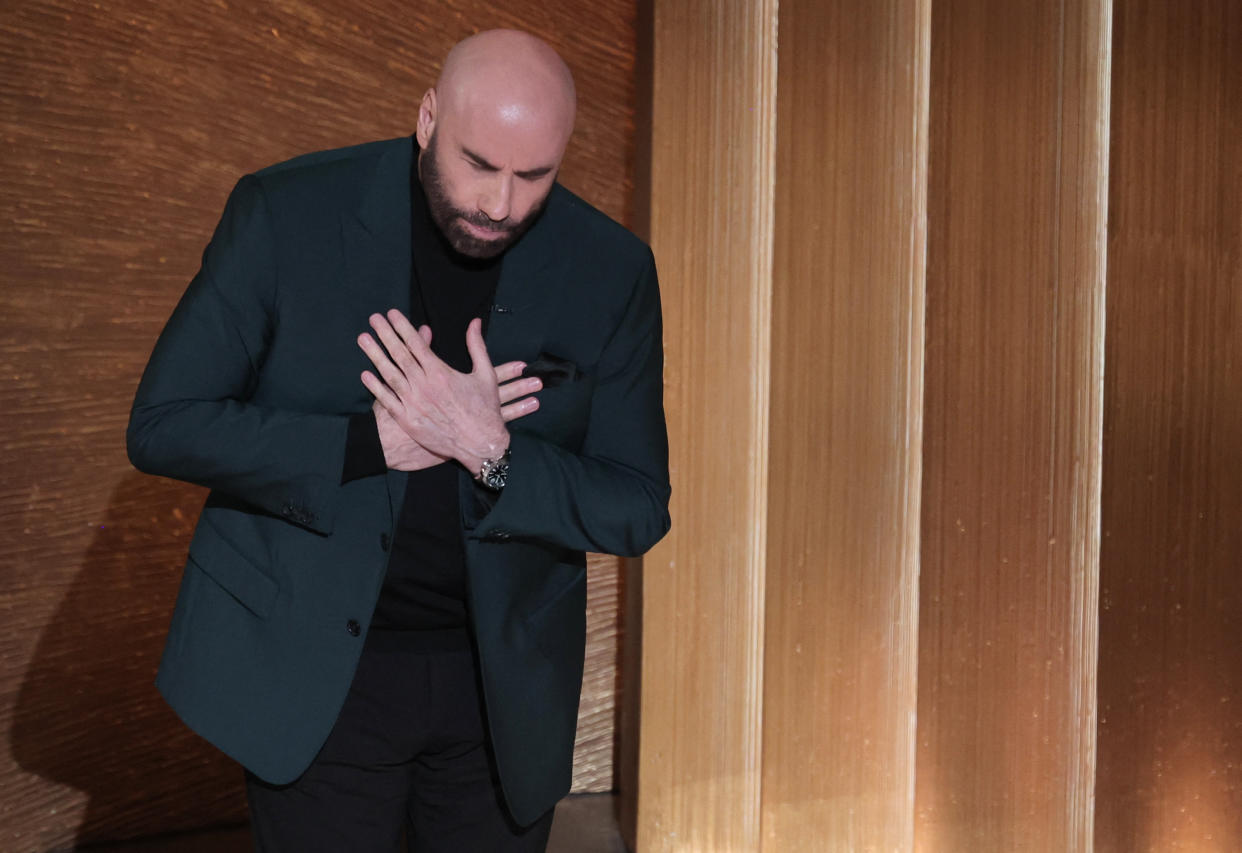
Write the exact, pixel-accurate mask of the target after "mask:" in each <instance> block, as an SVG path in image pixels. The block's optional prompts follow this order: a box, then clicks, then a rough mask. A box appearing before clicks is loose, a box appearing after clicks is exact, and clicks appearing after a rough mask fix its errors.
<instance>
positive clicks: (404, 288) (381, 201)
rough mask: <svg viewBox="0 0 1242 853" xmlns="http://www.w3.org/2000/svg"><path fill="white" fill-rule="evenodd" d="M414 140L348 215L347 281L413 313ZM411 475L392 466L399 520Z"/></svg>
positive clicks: (378, 301) (378, 171) (390, 152)
mask: <svg viewBox="0 0 1242 853" xmlns="http://www.w3.org/2000/svg"><path fill="white" fill-rule="evenodd" d="M413 148H414V144H413V142H411V141H410V138H409V137H402V138H400V139H394V140H391V141H390V143H389V147H388V149H387V150H386V151H385V152H384V154H383V155H381V157H380V159H379V161H378V162H377V163H376V166H375V172H374V173H373V174H372V176H371V180H370V182H369V185H368V187H367V189H366V190H365V192H364V193H363V197H362V202H361V203H360V204H359V206H358V208H357V210H354V211H348V212H346V213H345V214H344V215H343V216H342V220H341V231H342V237H343V244H344V258H343V264H344V268H343V271H342V277H341V280H342V281H344V282H347V284H348V286H349V287H351V288H354V289H355V290H356V291H357V292H358V300H359V304H362V305H374V306H376V307H377V310H380V311H383V310H387V309H388V308H396V309H397V310H399V311H401V312H402V313H403V314H405V315H406V316H407V317H408V316H409V313H410V263H411V248H410V168H411V165H412V162H413ZM408 476H409V475H408V474H406V473H405V472H403V471H393V470H389V471H388V505H389V507H390V508H391V510H392V519H391V521H392V522H393V523H394V524H395V522H396V519H397V518H398V516H399V515H400V513H401V502H402V500H403V499H404V498H405V484H406V479H407V478H408Z"/></svg>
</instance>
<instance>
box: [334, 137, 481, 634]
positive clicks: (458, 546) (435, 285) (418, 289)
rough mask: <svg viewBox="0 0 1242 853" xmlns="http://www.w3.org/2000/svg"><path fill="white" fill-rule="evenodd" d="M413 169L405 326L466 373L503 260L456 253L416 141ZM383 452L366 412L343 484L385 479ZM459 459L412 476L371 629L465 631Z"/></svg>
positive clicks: (356, 420) (354, 433)
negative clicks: (476, 328)
mask: <svg viewBox="0 0 1242 853" xmlns="http://www.w3.org/2000/svg"><path fill="white" fill-rule="evenodd" d="M413 145H414V165H413V167H412V168H411V169H410V208H411V216H410V221H411V225H412V233H411V240H410V244H411V248H412V251H413V263H412V264H411V276H410V279H411V281H410V322H411V323H413V324H414V326H415V327H418V326H422V325H423V324H426V325H429V326H431V332H432V338H431V349H432V352H434V353H435V354H436V355H437V356H439V357H440V358H441V359H443V360H444V361H445V362H446V363H447V364H448V365H449V366H450V367H453V368H454V369H456V370H460V371H462V372H467V371H469V370H470V367H471V365H470V354H469V352H468V351H467V350H466V326H467V325H469V323H470V321H471V320H472V319H474V318H475V317H480V318H482V319H483V322H484V326H485V328H486V323H487V319H488V314H489V313H490V311H491V305H492V298H493V296H494V295H495V293H496V283H497V281H499V279H500V259H499V258H493V259H489V260H476V259H473V258H467V257H465V256H464V255H461V254H458V253H457V252H456V251H454V249H453V248H452V247H451V246H450V245H449V244H448V241H446V240H445V239H444V236H443V235H442V234H441V233H440V230H439V229H438V228H437V227H436V225H435V223H434V222H433V221H432V218H431V211H430V209H429V208H428V206H427V196H426V194H425V193H424V192H423V186H422V182H421V181H420V180H419V176H418V154H419V148H418V142H417V141H415V142H414V143H413ZM386 470H387V469H386V466H385V464H384V451H383V448H382V447H381V445H380V440H379V432H378V431H377V429H376V426H375V418H374V416H373V415H371V414H366V415H359V416H355V417H353V418H351V420H350V424H349V437H348V439H347V443H346V449H345V469H344V471H343V472H342V478H341V479H342V482H348V481H350V480H354V479H357V478H359V477H363V476H377V475H381V474H383V473H385V471H386ZM459 470H460V468H459V466H458V464H457V463H456V462H445V463H442V464H440V465H436V466H434V467H432V468H425V469H423V470H421V471H413V472H411V473H410V475H409V480H408V483H407V486H406V490H405V500H404V502H403V503H402V505H401V515H400V517H399V518H398V519H397V527H396V531H395V535H394V536H393V540H392V542H391V546H390V547H391V549H392V550H391V553H390V554H389V559H388V573H387V575H386V576H385V578H384V587H383V590H382V591H381V592H380V597H379V602H378V603H377V604H376V605H375V615H374V617H373V618H372V621H371V627H372V628H373V629H379V630H400V631H418V630H424V631H431V630H442V629H447V628H462V627H465V625H466V620H467V612H466V558H465V550H464V546H463V543H462V538H461V521H460V514H459V511H458V493H457V491H458V489H457V483H458V479H457V478H458V471H459Z"/></svg>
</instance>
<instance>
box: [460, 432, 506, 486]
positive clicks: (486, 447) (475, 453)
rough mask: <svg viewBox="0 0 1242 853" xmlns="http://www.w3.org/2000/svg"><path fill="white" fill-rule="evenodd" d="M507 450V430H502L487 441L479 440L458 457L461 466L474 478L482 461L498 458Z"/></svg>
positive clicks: (476, 477)
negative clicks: (476, 444)
mask: <svg viewBox="0 0 1242 853" xmlns="http://www.w3.org/2000/svg"><path fill="white" fill-rule="evenodd" d="M508 451H509V430H507V429H506V430H503V431H502V432H501V433H499V434H498V435H496V436H495V437H494V438H493V439H491V440H489V441H484V442H480V443H479V445H478V446H476V447H474V448H471V450H469V451H467V452H466V454H465V455H463V456H462V457H460V458H459V459H458V461H459V462H461V464H462V466H463V467H465V469H466V470H467V471H469V472H470V473H471V474H472V475H474V478H475V479H476V480H477V479H479V470H480V468H482V466H483V463H484V462H486V461H488V460H489V459H490V460H496V459H499V458H500V457H501V456H504V455H505V453H507V452H508Z"/></svg>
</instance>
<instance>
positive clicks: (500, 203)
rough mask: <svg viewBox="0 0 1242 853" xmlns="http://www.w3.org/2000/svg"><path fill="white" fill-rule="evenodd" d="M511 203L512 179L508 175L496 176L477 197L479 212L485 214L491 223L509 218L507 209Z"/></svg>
mask: <svg viewBox="0 0 1242 853" xmlns="http://www.w3.org/2000/svg"><path fill="white" fill-rule="evenodd" d="M512 202H513V178H512V177H511V176H509V175H497V176H496V180H495V181H493V182H492V183H491V184H490V186H488V187H487V189H486V190H485V191H484V193H483V195H481V196H480V197H479V210H481V211H483V212H484V213H486V214H487V218H488V219H490V220H492V221H493V222H500V221H502V220H504V219H506V218H507V217H508V216H509V208H510V205H511V204H512Z"/></svg>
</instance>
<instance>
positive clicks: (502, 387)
mask: <svg viewBox="0 0 1242 853" xmlns="http://www.w3.org/2000/svg"><path fill="white" fill-rule="evenodd" d="M423 328H424V329H426V332H425V333H424V334H423V338H424V339H425V340H426V341H427V343H428V344H430V343H431V330H430V329H427V328H426V327H425V326H424V327H423ZM420 331H421V330H420ZM525 369H526V364H525V363H524V362H521V361H510V362H507V363H505V364H501V365H498V366H497V367H496V382H497V390H498V391H499V392H500V403H501V410H500V414H501V417H503V418H504V420H505V422H506V423H508V422H509V421H513V420H517V419H518V418H520V417H522V416H524V415H529V414H530V413H531V412H534V411H536V410H537V409H538V408H539V400H538V399H537V398H534V397H530V395H531V394H534V393H535V392H536V391H538V390H540V389H541V388H543V382H542V381H541V380H540V379H539V377H537V376H528V377H525V378H522V371H523V370H525ZM524 397H530V400H529V402H528V403H527V405H524V406H510V405H507V404H508V403H512V402H514V401H515V400H522V398H524ZM523 402H527V401H523ZM371 411H372V412H374V414H375V425H376V426H377V427H378V428H379V438H380V445H381V446H382V447H383V448H384V462H385V464H387V466H388V467H389V468H392V469H393V470H396V471H418V470H421V469H423V468H430V467H432V466H433V465H439V464H440V463H441V462H445V461H447V460H445V459H444V457H442V456H437V455H436V454H434V453H432V452H431V451H430V450H427V449H426V448H424V447H423V446H422V445H421V444H419V443H418V442H417V441H415V440H414V439H412V438H410V436H409V435H408V434H407V433H406V432H405V430H403V429H402V428H401V426H400V424H398V423H397V421H396V419H395V418H394V417H393V416H392V415H391V414H389V413H388V410H387V409H385V408H384V407H383V406H381V405H380V404H379V402H378V401H376V402H375V403H374V404H373V405H372V406H371ZM470 473H471V474H474V473H476V472H474V471H471V472H470Z"/></svg>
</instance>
